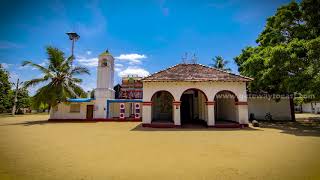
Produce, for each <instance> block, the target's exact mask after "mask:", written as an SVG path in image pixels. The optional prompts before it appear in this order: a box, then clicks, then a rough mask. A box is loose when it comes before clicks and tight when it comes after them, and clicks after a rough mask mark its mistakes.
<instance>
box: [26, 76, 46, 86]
mask: <svg viewBox="0 0 320 180" xmlns="http://www.w3.org/2000/svg"><path fill="white" fill-rule="evenodd" d="M48 79H49V78H48V77H46V76H45V77H42V78H37V79H32V80H30V81H26V82H24V84H23V86H24V87H26V88H28V87H30V86H35V85H37V84H39V83H42V82H46V81H48Z"/></svg>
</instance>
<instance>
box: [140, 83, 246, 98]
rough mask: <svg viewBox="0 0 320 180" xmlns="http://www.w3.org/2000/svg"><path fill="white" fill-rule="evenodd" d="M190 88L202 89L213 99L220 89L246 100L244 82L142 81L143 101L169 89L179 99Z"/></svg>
mask: <svg viewBox="0 0 320 180" xmlns="http://www.w3.org/2000/svg"><path fill="white" fill-rule="evenodd" d="M190 88H197V89H200V90H202V91H203V92H204V93H205V94H206V95H207V97H208V101H213V100H214V96H215V95H216V93H218V92H220V91H222V90H228V91H232V92H233V93H234V94H235V95H236V96H237V97H238V99H239V101H244V102H247V96H246V95H247V93H246V83H245V82H143V101H151V97H152V95H153V94H154V93H156V92H157V91H161V90H165V91H169V92H170V93H171V94H172V95H173V97H174V100H175V101H180V97H181V95H182V93H183V92H184V91H185V90H187V89H190Z"/></svg>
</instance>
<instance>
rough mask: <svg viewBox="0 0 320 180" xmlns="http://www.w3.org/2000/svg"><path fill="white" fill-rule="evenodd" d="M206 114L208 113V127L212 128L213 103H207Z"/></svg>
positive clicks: (213, 122) (213, 120)
mask: <svg viewBox="0 0 320 180" xmlns="http://www.w3.org/2000/svg"><path fill="white" fill-rule="evenodd" d="M206 105H207V112H208V116H207V117H208V121H207V125H208V126H214V125H215V119H214V102H213V101H207V102H206Z"/></svg>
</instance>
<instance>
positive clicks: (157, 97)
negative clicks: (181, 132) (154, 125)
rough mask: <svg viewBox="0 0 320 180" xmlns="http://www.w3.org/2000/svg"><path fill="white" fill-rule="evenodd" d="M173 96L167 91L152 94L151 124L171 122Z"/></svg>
mask: <svg viewBox="0 0 320 180" xmlns="http://www.w3.org/2000/svg"><path fill="white" fill-rule="evenodd" d="M173 100H174V98H173V96H172V94H171V93H170V92H168V91H158V92H156V93H154V94H153V96H152V98H151V101H152V109H151V113H152V122H173Z"/></svg>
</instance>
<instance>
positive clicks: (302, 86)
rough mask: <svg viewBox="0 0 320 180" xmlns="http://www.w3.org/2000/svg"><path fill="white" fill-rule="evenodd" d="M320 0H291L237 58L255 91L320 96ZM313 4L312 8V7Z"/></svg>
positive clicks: (240, 69) (268, 21)
mask: <svg viewBox="0 0 320 180" xmlns="http://www.w3.org/2000/svg"><path fill="white" fill-rule="evenodd" d="M319 5H320V1H312V0H303V1H302V2H301V3H300V4H298V3H296V2H291V3H289V4H288V5H285V6H282V7H280V8H278V10H277V12H276V14H275V15H274V16H271V17H270V18H268V19H267V23H266V26H265V29H264V30H263V31H262V33H261V34H260V35H259V37H258V38H257V43H258V46H256V47H246V48H245V49H243V50H242V53H241V54H240V55H239V56H237V57H235V58H234V59H235V62H236V63H237V65H238V67H239V72H240V74H241V75H246V76H250V77H253V78H254V81H253V82H251V83H250V85H249V89H250V91H253V92H259V91H263V92H269V93H303V94H312V95H315V96H316V97H318V98H320V91H319V88H320V74H319V72H320V52H319V49H320V37H319V31H318V30H319V19H320V13H319V8H318V9H315V7H319ZM311 6H312V7H311Z"/></svg>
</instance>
